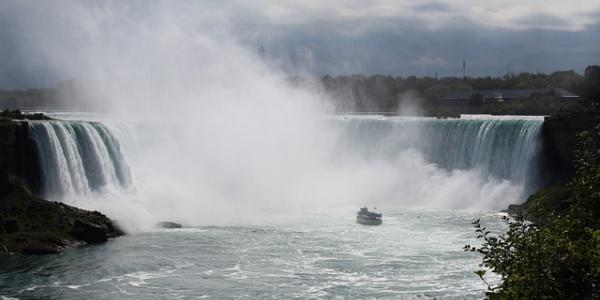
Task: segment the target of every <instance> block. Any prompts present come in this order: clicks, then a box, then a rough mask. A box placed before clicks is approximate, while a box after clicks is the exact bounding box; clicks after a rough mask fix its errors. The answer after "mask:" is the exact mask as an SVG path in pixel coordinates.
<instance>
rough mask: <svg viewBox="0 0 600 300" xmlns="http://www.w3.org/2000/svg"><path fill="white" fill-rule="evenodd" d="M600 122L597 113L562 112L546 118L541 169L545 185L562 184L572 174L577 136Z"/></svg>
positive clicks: (599, 116)
mask: <svg viewBox="0 0 600 300" xmlns="http://www.w3.org/2000/svg"><path fill="white" fill-rule="evenodd" d="M599 124H600V113H597V112H577V113H559V114H555V115H552V116H550V117H546V118H545V119H544V124H543V125H542V142H543V150H542V151H543V153H542V154H543V155H542V161H541V169H542V177H544V178H543V183H544V184H545V185H549V184H562V183H565V182H567V181H569V180H570V179H571V178H572V177H573V175H574V173H575V169H574V167H573V158H574V153H575V149H576V148H577V135H578V134H579V133H580V132H582V131H584V130H590V129H592V128H594V127H596V126H598V125H599Z"/></svg>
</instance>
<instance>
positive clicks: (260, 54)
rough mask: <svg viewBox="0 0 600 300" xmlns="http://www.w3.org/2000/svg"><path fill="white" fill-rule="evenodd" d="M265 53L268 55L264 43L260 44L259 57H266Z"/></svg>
mask: <svg viewBox="0 0 600 300" xmlns="http://www.w3.org/2000/svg"><path fill="white" fill-rule="evenodd" d="M265 55H266V51H265V47H263V45H260V48H258V57H260V58H261V59H264V58H265Z"/></svg>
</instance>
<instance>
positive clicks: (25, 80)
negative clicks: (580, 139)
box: [0, 0, 600, 87]
mask: <svg viewBox="0 0 600 300" xmlns="http://www.w3.org/2000/svg"><path fill="white" fill-rule="evenodd" d="M86 3H88V4H90V3H92V4H93V3H94V1H87V2H86ZM115 3H123V1H120V2H119V1H117V2H115ZM128 3H129V4H131V5H130V6H132V7H133V8H134V9H128V10H124V11H125V14H127V13H130V14H135V15H136V16H137V17H138V18H132V20H134V21H135V20H139V16H140V15H143V14H145V13H147V14H156V11H157V10H161V9H165V8H167V9H168V10H170V7H168V6H170V5H174V6H175V5H177V6H180V7H185V9H181V10H176V9H175V10H172V14H170V15H169V16H171V17H173V18H181V17H182V16H184V17H185V18H195V19H201V20H203V21H205V23H203V24H204V26H203V27H202V26H201V27H199V28H200V29H199V30H203V29H202V28H204V29H205V30H209V31H211V32H213V33H214V32H216V31H217V32H218V30H219V29H222V30H223V31H224V32H227V36H230V37H231V36H232V37H233V38H234V39H235V40H236V41H238V42H239V43H240V44H242V45H243V47H246V48H247V49H248V51H249V52H256V51H257V50H258V47H259V46H260V45H264V47H265V50H266V58H267V61H268V62H269V63H270V64H271V65H273V66H276V67H278V68H281V69H283V70H285V71H286V72H288V73H292V74H297V73H310V74H318V75H323V74H332V75H339V74H351V73H367V74H376V73H381V74H392V75H403V76H407V75H418V76H423V75H430V76H434V74H436V73H438V74H439V76H454V75H460V74H461V72H462V71H461V68H462V61H463V60H465V61H466V62H467V73H468V75H471V76H487V75H490V76H497V75H498V74H499V73H502V74H503V73H506V72H507V70H510V71H511V72H515V73H519V72H526V71H528V72H535V71H539V72H552V71H556V70H575V71H577V72H583V70H584V68H585V67H586V66H587V65H590V64H600V1H598V0H579V1H557V0H544V1H523V0H503V1H499V0H486V1H481V0H479V1H472V0H454V1H430V2H427V1H407V0H396V1H393V0H328V1H322V0H302V1H282V0H280V1H276V0H273V1H247V0H231V1H178V2H173V1H170V2H161V1H131V2H128ZM171 3H178V4H171ZM181 3H185V4H186V5H181ZM92 4H90V5H87V4H86V5H87V7H89V9H90V10H94V9H95V7H96V6H94V5H92ZM69 5H70V4H69V2H68V1H27V0H19V1H15V0H0V87H23V86H43V85H51V84H53V83H56V82H58V81H60V80H62V79H64V78H61V77H63V76H64V74H63V73H61V72H58V71H57V70H56V65H55V64H52V63H49V62H48V59H49V58H47V57H44V55H43V54H42V53H39V52H36V51H35V49H36V48H40V47H42V48H43V47H46V45H45V44H44V43H45V42H44V41H46V39H37V40H36V42H35V43H32V38H31V37H32V36H39V35H40V34H41V35H48V33H49V32H50V33H56V32H59V31H61V32H63V31H64V32H70V31H72V30H73V28H79V27H85V25H86V24H87V23H85V21H86V20H84V19H81V18H79V17H74V18H69V16H68V14H69V13H80V11H81V8H79V9H78V10H77V11H76V12H74V11H73V10H70V9H69V7H68V6H69ZM118 5H120V4H118ZM78 6H81V5H80V3H79V4H78ZM113 6H114V5H113ZM143 6H148V7H151V9H148V10H144V9H140V8H141V7H143ZM56 7H59V8H56ZM85 9H88V8H85V7H84V10H85ZM95 12H97V11H95ZM95 12H92V14H93V13H95ZM101 12H102V13H103V14H110V13H111V12H110V11H107V10H101ZM119 13H123V11H121V12H119ZM215 20H218V21H215ZM80 22H81V23H82V24H78V23H80ZM88 25H89V24H88ZM107 26H114V24H112V25H107ZM216 27H218V28H216ZM112 29H113V30H111V31H107V33H106V34H114V32H116V31H117V30H118V28H112ZM40 32H42V33H40ZM73 32H76V31H73ZM60 36H61V38H62V40H61V45H62V46H64V47H65V49H68V48H70V49H79V51H87V50H86V48H85V47H84V48H79V47H78V45H77V44H78V43H82V41H83V42H85V39H82V37H81V36H80V35H77V34H76V33H73V34H61V35H60ZM86 38H87V39H95V38H98V37H97V36H93V35H92V36H89V35H88V36H87V37H86ZM107 40H108V41H110V38H108V39H107ZM53 47H56V45H53Z"/></svg>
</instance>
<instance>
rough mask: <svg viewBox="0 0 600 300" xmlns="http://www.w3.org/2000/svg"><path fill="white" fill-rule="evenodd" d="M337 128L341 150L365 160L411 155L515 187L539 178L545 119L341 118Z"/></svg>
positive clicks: (490, 117)
mask: <svg viewBox="0 0 600 300" xmlns="http://www.w3.org/2000/svg"><path fill="white" fill-rule="evenodd" d="M335 122H336V123H337V124H336V125H337V126H342V129H343V131H344V134H343V138H342V144H341V145H342V147H350V148H355V149H358V150H359V151H360V152H361V153H362V155H364V156H365V158H367V159H368V158H369V157H381V156H382V155H383V156H387V157H393V156H396V155H398V154H399V153H400V152H402V151H406V150H409V149H413V150H416V151H418V152H420V153H422V154H423V155H424V156H425V158H426V159H427V160H428V161H429V162H431V163H434V164H436V165H438V166H439V167H441V168H444V169H447V170H453V169H478V170H480V171H482V173H483V174H485V175H488V176H493V177H495V178H498V179H506V180H510V181H512V182H515V183H519V184H521V183H523V184H527V183H534V182H533V181H535V179H536V177H537V174H536V170H537V168H536V167H537V165H536V158H537V153H538V149H539V147H538V144H539V136H540V129H541V125H542V123H543V117H492V116H479V117H467V116H463V117H462V118H461V119H435V118H403V117H382V116H342V117H337V118H336V120H335Z"/></svg>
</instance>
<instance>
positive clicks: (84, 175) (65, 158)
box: [29, 121, 131, 197]
mask: <svg viewBox="0 0 600 300" xmlns="http://www.w3.org/2000/svg"><path fill="white" fill-rule="evenodd" d="M29 128H30V132H31V137H32V139H33V140H34V141H35V143H36V145H37V148H38V154H39V159H40V163H41V170H42V189H43V194H44V195H45V196H49V197H61V196H70V195H91V194H92V193H93V192H102V191H106V190H111V189H112V190H116V189H122V188H127V187H129V186H130V185H131V175H130V172H129V167H128V164H127V162H126V160H125V158H124V156H123V154H122V152H121V150H120V147H119V142H118V141H117V140H116V139H115V137H114V136H113V135H112V133H111V132H110V131H109V130H108V129H107V128H106V127H105V126H104V125H102V124H100V123H96V122H77V121H33V122H29Z"/></svg>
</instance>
